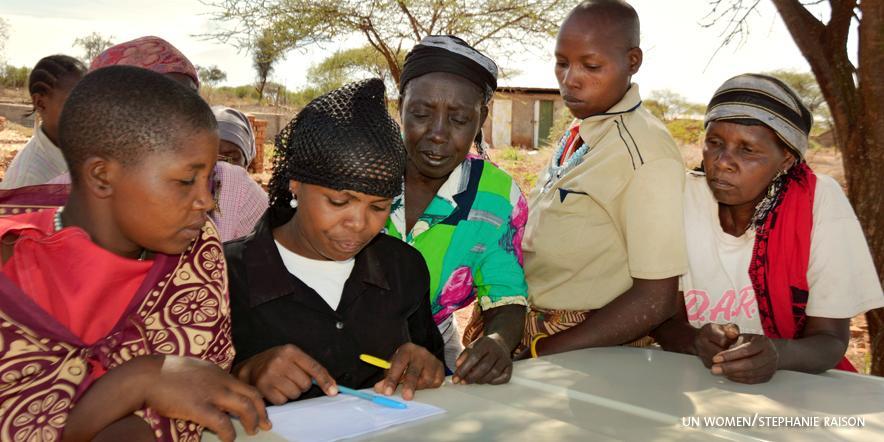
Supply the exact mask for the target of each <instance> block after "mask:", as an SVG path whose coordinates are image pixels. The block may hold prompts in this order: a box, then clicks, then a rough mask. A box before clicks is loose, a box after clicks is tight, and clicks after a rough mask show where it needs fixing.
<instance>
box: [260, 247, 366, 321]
mask: <svg viewBox="0 0 884 442" xmlns="http://www.w3.org/2000/svg"><path fill="white" fill-rule="evenodd" d="M273 242H274V243H276V249H277V250H279V256H280V257H281V258H282V263H283V264H285V268H286V270H288V271H289V273H291V274H292V275H295V277H296V278H298V279H300V280H301V281H303V282H304V284H307V287H310V288H311V289H313V290H316V293H318V294H319V296H321V297H322V299H324V300H325V302H326V303H327V304H328V305H329V307H331V308H332V310H337V309H338V304H340V303H341V294H342V293H343V292H344V284H345V283H346V282H347V279H348V278H349V277H350V273H352V272H353V265H354V264H355V263H356V259H355V258H350V259H348V260H346V261H320V260H316V259H309V258H304V257H303V256H301V255H298V254H297V253H295V252H292V251H291V250H289V249H287V248H285V247H283V245H282V244H280V243H279V241H276V240H274V241H273Z"/></svg>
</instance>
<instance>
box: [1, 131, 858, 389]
mask: <svg viewBox="0 0 884 442" xmlns="http://www.w3.org/2000/svg"><path fill="white" fill-rule="evenodd" d="M32 133H33V130H32V129H31V128H25V127H22V126H18V125H15V124H12V123H8V124H7V125H6V128H5V129H2V130H0V177H2V174H3V173H4V172H5V171H6V167H7V166H8V165H9V163H10V162H11V161H12V159H13V158H14V157H15V154H16V153H17V152H18V150H20V149H21V148H22V147H24V145H25V143H27V141H28V139H29V138H30V136H31V135H32ZM267 149H268V150H266V151H265V164H266V168H267V172H265V173H263V174H261V175H256V176H255V178H256V180H257V181H259V182H261V183H263V184H264V185H265V186H266V184H267V181H268V180H269V178H270V165H271V164H272V151H271V150H270V149H272V146H271V145H267ZM682 154H683V156H684V159H685V164H687V165H688V166H689V167H694V166H696V165H697V164H699V160H700V157H701V153H700V146H699V145H688V146H682ZM490 155H491V157H492V160H493V161H494V162H495V163H497V164H498V165H499V166H501V167H502V168H503V169H505V170H507V171H509V172H510V173H511V174H512V175H513V176H514V178H515V179H516V181H517V182H518V183H519V186H520V187H521V188H522V191H523V192H525V193H527V192H528V191H530V190H531V188H533V186H534V184H535V182H536V180H537V175H538V173H539V172H540V171H541V170H542V168H543V167H545V166H546V165H547V163H548V161H549V158H550V156H551V155H552V150H551V149H550V148H546V149H540V150H520V149H512V148H505V149H492V150H491V151H490ZM807 160H808V163H809V164H810V165H811V167H812V168H813V169H814V170H815V171H816V172H818V173H824V174H826V175H830V176H832V177H833V178H835V179H836V180H837V181H838V182H839V183H841V185H842V186H844V170H843V168H842V165H841V155H840V154H839V153H838V152H837V150H836V149H816V150H812V151H810V152H809V153H808V154H807ZM472 311H473V309H472V306H468V307H466V308H463V309H461V310H460V311H458V312H457V313H456V316H457V319H458V322H459V325H460V327H461V328H462V327H464V326H466V324H467V323H468V322H469V318H470V315H471V314H472ZM868 348H869V343H868V326H867V324H866V320H865V316H863V315H860V316H857V317H855V318H853V320H852V321H851V324H850V345H849V347H848V350H847V357H848V358H849V359H850V360H851V362H853V365H854V366H856V367H857V368H858V369H859V370H860V372H862V373H868V367H869V364H870V358H869V355H868Z"/></svg>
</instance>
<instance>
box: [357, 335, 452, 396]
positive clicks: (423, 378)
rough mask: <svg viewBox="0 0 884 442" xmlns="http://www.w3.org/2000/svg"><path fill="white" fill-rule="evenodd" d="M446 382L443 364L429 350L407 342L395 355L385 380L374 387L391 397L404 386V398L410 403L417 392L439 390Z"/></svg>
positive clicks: (375, 389)
mask: <svg viewBox="0 0 884 442" xmlns="http://www.w3.org/2000/svg"><path fill="white" fill-rule="evenodd" d="M444 380H445V369H444V368H443V366H442V362H441V361H439V359H436V357H435V356H433V354H432V353H430V352H429V351H427V349H425V348H423V347H421V346H419V345H415V344H412V343H410V342H407V343H405V344H403V345H402V346H400V347H399V348H398V349H397V350H396V353H394V354H393V357H392V358H391V360H390V368H389V369H388V370H387V371H386V373H385V376H384V379H381V380H380V381H378V383H376V384H375V385H374V391H376V392H378V393H380V394H383V395H386V396H390V395H392V394H393V393H394V392H395V391H396V387H398V386H399V384H402V398H403V399H405V400H407V401H410V400H412V399H413V398H414V392H415V391H416V390H422V389H425V388H437V387H439V386H440V385H442V381H444Z"/></svg>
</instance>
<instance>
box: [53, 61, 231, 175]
mask: <svg viewBox="0 0 884 442" xmlns="http://www.w3.org/2000/svg"><path fill="white" fill-rule="evenodd" d="M217 127H218V123H217V121H216V120H215V115H214V114H213V113H212V109H211V108H210V107H209V105H208V104H207V103H206V102H205V101H203V99H202V98H201V97H200V96H199V95H198V94H197V93H196V92H194V91H193V90H191V89H189V88H187V87H186V86H184V85H182V84H180V83H178V82H176V81H174V80H171V79H169V78H166V77H165V76H164V75H162V74H158V73H155V72H151V71H149V70H147V69H142V68H138V67H132V66H109V67H106V68H102V69H98V70H96V71H94V72H92V73H90V74H88V75H86V76H85V77H84V78H83V79H82V80H81V81H80V82H79V83H78V84H77V86H76V87H74V89H73V90H72V91H71V94H70V96H69V97H68V100H67V101H66V102H65V105H64V108H63V109H62V112H61V118H60V121H59V141H60V142H59V145H60V147H61V151H62V154H63V155H64V159H65V161H66V162H67V164H68V169H69V170H70V173H71V179H72V180H73V181H76V180H77V178H78V177H77V175H78V173H79V170H78V168H79V167H80V166H81V165H82V163H83V161H85V160H86V159H87V158H89V157H91V156H103V157H106V158H111V159H114V160H117V161H119V162H121V163H123V164H124V165H132V164H135V163H137V162H138V161H139V160H140V159H141V158H142V157H143V156H144V155H145V154H147V153H152V152H159V151H163V150H169V149H174V148H176V144H177V143H176V142H177V141H178V140H179V139H180V138H181V137H183V136H188V135H191V134H193V133H194V132H197V131H199V130H215V129H216V128H217Z"/></svg>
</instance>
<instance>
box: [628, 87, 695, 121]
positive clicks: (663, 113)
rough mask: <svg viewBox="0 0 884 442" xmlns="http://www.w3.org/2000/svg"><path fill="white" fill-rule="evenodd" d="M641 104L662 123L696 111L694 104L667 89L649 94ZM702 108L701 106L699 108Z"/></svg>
mask: <svg viewBox="0 0 884 442" xmlns="http://www.w3.org/2000/svg"><path fill="white" fill-rule="evenodd" d="M642 104H643V105H644V106H645V107H647V108H648V110H649V111H650V112H651V113H652V114H654V116H655V117H657V118H659V119H661V120H663V121H672V120H674V119H676V118H677V117H678V116H680V115H684V114H687V113H691V112H693V111H695V110H696V109H697V106H699V105H696V104H693V103H689V102H688V100H687V99H685V97H684V96H683V95H681V94H679V93H677V92H674V91H671V90H669V89H661V90H656V91H653V92H651V94H650V95H648V99H647V100H643V101H642ZM701 107H702V106H701Z"/></svg>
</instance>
